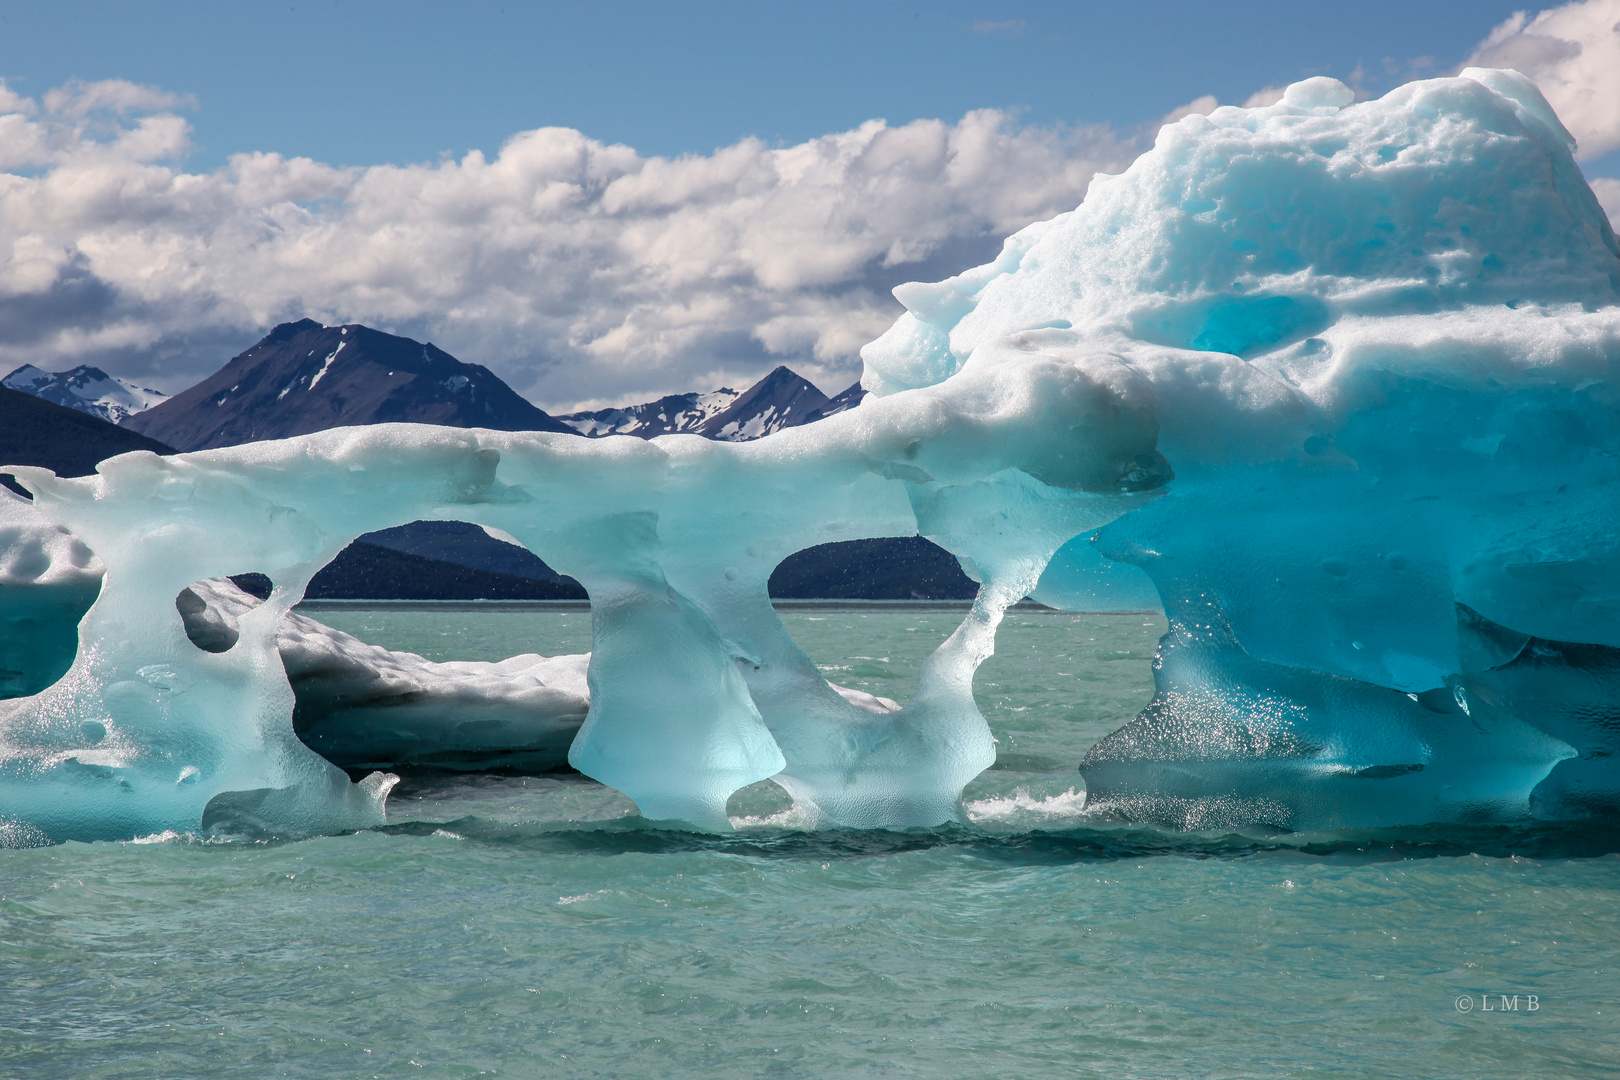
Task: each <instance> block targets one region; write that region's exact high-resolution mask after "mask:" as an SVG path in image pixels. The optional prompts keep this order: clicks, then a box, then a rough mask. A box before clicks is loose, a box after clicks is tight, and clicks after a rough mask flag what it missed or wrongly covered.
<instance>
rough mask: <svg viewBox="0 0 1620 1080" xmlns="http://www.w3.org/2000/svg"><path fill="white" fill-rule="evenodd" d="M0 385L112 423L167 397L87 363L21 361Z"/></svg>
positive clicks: (0, 381)
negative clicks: (52, 365) (53, 366)
mask: <svg viewBox="0 0 1620 1080" xmlns="http://www.w3.org/2000/svg"><path fill="white" fill-rule="evenodd" d="M0 386H5V387H7V388H9V389H12V390H21V391H22V392H23V393H25V394H32V395H34V396H35V397H37V398H43V399H45V400H46V401H49V402H52V403H53V404H56V405H65V406H67V407H68V408H70V409H77V410H79V411H80V412H83V413H89V414H90V415H91V416H99V417H101V418H102V419H103V420H107V421H109V422H111V423H114V424H116V423H119V422H121V421H122V420H124V419H125V418H126V417H129V416H133V415H135V414H136V413H138V412H144V411H145V410H147V409H150V408H151V407H152V406H153V405H156V404H157V403H158V402H160V401H163V400H165V399H166V398H167V397H168V395H167V394H164V393H163V392H162V391H159V390H152V389H149V388H147V387H144V386H136V385H135V384H133V383H127V382H125V381H124V380H123V379H115V378H113V377H112V376H111V375H108V374H107V373H106V372H105V371H102V370H101V369H100V368H96V367H91V366H90V365H88V364H80V365H79V366H78V367H76V368H70V369H69V370H67V371H57V372H52V371H43V370H41V369H40V368H37V367H35V366H34V365H33V364H24V365H23V366H22V367H20V368H18V369H17V370H15V371H13V372H12V373H11V374H10V375H7V376H6V377H5V378H4V379H0Z"/></svg>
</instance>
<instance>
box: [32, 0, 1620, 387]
mask: <svg viewBox="0 0 1620 1080" xmlns="http://www.w3.org/2000/svg"><path fill="white" fill-rule="evenodd" d="M1535 10H1536V9H1531V12H1530V15H1529V16H1527V17H1525V18H1518V19H1517V21H1513V20H1515V19H1516V17H1515V15H1514V11H1515V6H1514V5H1513V4H1512V3H1508V2H1496V0H1473V2H1466V3H1461V2H1459V3H1424V2H1420V0H1405V2H1389V0H1363V2H1359V3H1356V4H1353V5H1344V4H1323V3H1301V2H1298V0H1294V2H1288V3H1283V2H1272V0H1265V2H1251V3H1222V4H1209V3H1197V4H1194V3H1181V2H1165V3H1137V4H1118V3H1115V4H1096V3H1070V4H1050V3H1033V2H1032V3H1013V2H1009V3H972V2H955V0H947V2H937V3H928V4H920V3H885V2H881V0H876V2H873V0H869V2H867V3H842V2H837V3H814V4H794V5H790V4H783V3H763V2H761V3H706V4H695V3H694V4H674V3H631V2H612V0H606V2H597V3H593V4H589V5H585V4H577V3H574V4H523V3H516V2H513V0H504V2H503V0H493V2H481V0H473V2H461V3H455V4H450V3H427V2H422V0H393V2H386V3H385V2H380V0H283V2H278V3H257V2H251V0H239V2H231V3H219V2H212V3H197V2H179V0H175V2H161V0H158V2H148V3H139V4H135V3H109V2H87V0H56V2H53V3H40V2H37V0H36V2H29V3H22V2H17V0H0V180H4V183H0V250H9V251H10V253H11V256H10V258H9V259H8V260H0V374H3V373H4V372H5V371H8V370H10V369H11V368H12V367H15V366H18V365H20V364H22V363H33V364H37V365H38V366H40V367H43V368H46V369H48V370H63V369H65V368H68V367H72V366H74V365H75V364H78V363H92V364H97V365H99V366H101V367H103V368H104V369H106V370H107V371H109V372H110V373H112V374H114V375H116V376H119V377H122V378H126V379H129V380H131V381H134V382H138V383H140V384H141V385H145V386H152V387H155V388H157V389H160V390H164V391H167V392H171V393H172V392H175V391H178V390H181V389H184V388H185V387H186V386H189V385H191V384H192V383H194V382H195V381H197V380H198V379H200V378H202V377H204V376H206V375H207V374H209V373H211V372H212V371H214V370H215V369H217V368H218V367H219V366H220V365H221V364H222V363H224V362H225V360H227V359H228V358H229V357H231V356H232V355H235V354H236V353H238V352H241V351H242V350H244V349H246V348H247V347H249V346H250V345H252V344H253V342H254V341H256V340H257V339H258V338H259V337H261V336H262V335H263V334H264V333H265V332H266V331H267V330H268V329H269V328H270V327H271V326H273V325H275V324H276V323H277V322H281V321H286V320H291V319H296V318H302V317H313V318H316V319H319V320H321V321H323V322H327V323H338V322H364V323H367V324H368V325H372V326H376V327H378V328H380V329H384V330H388V331H390V332H394V333H400V334H406V335H409V336H411V337H415V338H418V339H419V340H432V341H434V342H435V343H436V344H438V345H439V346H441V347H442V348H445V349H447V350H449V351H450V352H452V353H454V354H455V355H457V356H459V357H460V358H462V359H464V360H468V361H472V362H477V363H482V364H485V365H486V366H489V367H490V368H492V369H493V370H495V371H496V373H497V374H499V375H500V376H501V377H502V378H504V379H506V380H507V381H508V382H510V383H511V384H512V386H513V387H514V388H515V389H516V390H518V391H519V392H520V393H523V394H526V395H527V396H529V397H530V398H531V399H532V400H534V401H535V402H536V403H537V404H539V405H541V407H543V408H547V409H551V410H554V411H555V410H559V409H571V408H578V407H586V406H597V405H603V404H613V403H628V402H631V401H637V400H650V399H652V398H654V397H657V396H659V395H662V394H665V393H671V392H681V391H686V390H709V389H712V388H714V387H716V386H719V385H732V386H742V385H746V384H747V383H749V382H751V381H752V380H753V379H755V378H758V377H759V376H760V375H762V374H764V373H765V372H766V371H768V370H770V368H772V367H774V366H776V365H777V364H779V363H786V364H789V365H791V366H792V367H794V368H795V370H798V371H800V372H801V373H802V374H804V375H806V376H808V377H810V378H811V379H812V380H813V381H815V382H816V383H817V384H818V385H820V386H821V387H822V389H824V390H827V391H828V392H836V391H838V390H841V389H842V388H844V387H845V386H847V385H849V383H850V382H852V381H853V380H854V379H855V378H856V377H857V376H858V375H859V372H860V359H859V348H860V346H861V345H862V344H863V343H864V342H867V341H870V340H871V339H872V338H874V337H876V336H877V335H878V334H879V333H881V332H882V331H883V329H884V328H885V327H886V326H888V325H889V324H890V323H891V322H892V321H893V320H894V318H895V317H896V316H897V315H898V313H899V312H900V310H901V309H900V307H899V305H898V304H897V303H896V302H895V300H894V299H893V297H892V296H891V295H890V292H889V290H890V289H891V288H892V287H893V286H894V285H896V284H898V283H900V282H904V281H910V280H938V279H940V278H943V277H946V276H949V275H951V274H953V273H956V272H958V271H960V270H962V269H964V268H966V267H968V266H972V265H975V264H976V263H979V262H982V261H984V260H986V259H987V258H989V257H990V256H991V255H992V254H993V253H994V252H995V251H996V250H997V249H998V248H999V244H1000V241H1001V238H1002V237H1004V236H1006V235H1008V234H1009V233H1011V232H1014V231H1016V230H1017V229H1019V228H1022V227H1023V226H1025V225H1027V224H1029V223H1030V222H1032V221H1037V220H1041V219H1044V218H1048V217H1051V216H1053V215H1054V214H1057V213H1060V212H1062V211H1064V210H1068V209H1072V208H1073V207H1074V206H1075V205H1077V204H1078V203H1079V202H1080V200H1081V199H1082V197H1083V196H1084V194H1085V190H1086V186H1087V184H1088V183H1089V182H1090V179H1091V177H1092V176H1093V175H1095V174H1097V173H1098V172H1105V173H1106V172H1118V171H1120V170H1122V169H1124V168H1125V167H1126V166H1128V165H1129V163H1130V162H1131V160H1132V159H1134V158H1135V157H1136V156H1137V155H1138V154H1140V153H1141V152H1142V151H1143V150H1144V149H1146V148H1147V147H1148V146H1149V145H1151V141H1152V137H1153V135H1154V133H1155V132H1156V130H1157V128H1158V126H1159V124H1161V123H1162V122H1164V121H1166V120H1167V119H1169V118H1174V117H1176V116H1179V115H1184V114H1185V113H1186V112H1188V111H1199V112H1208V111H1209V110H1210V109H1211V108H1213V107H1214V106H1215V105H1216V104H1217V103H1219V104H1237V105H1241V104H1245V103H1246V102H1250V101H1251V99H1253V101H1254V103H1257V104H1263V103H1265V102H1267V101H1269V100H1274V99H1275V96H1276V93H1277V92H1278V88H1280V87H1282V86H1284V85H1286V84H1288V83H1289V82H1292V81H1296V80H1298V79H1301V78H1305V77H1309V76H1313V75H1329V76H1333V77H1335V78H1339V79H1342V80H1344V81H1345V82H1346V83H1348V84H1350V85H1351V86H1352V87H1353V88H1354V89H1355V90H1356V91H1357V93H1358V94H1359V95H1360V96H1362V97H1369V96H1378V95H1381V94H1382V93H1384V92H1386V91H1388V90H1390V89H1392V88H1393V87H1395V86H1397V85H1399V84H1400V83H1402V82H1404V81H1407V80H1409V79H1412V78H1426V77H1436V76H1442V75H1446V74H1449V73H1450V72H1452V71H1454V70H1455V69H1456V68H1457V67H1458V66H1459V65H1460V64H1462V63H1463V62H1464V61H1465V60H1469V59H1470V58H1471V57H1472V58H1474V59H1476V60H1478V61H1479V62H1482V63H1487V64H1488V65H1494V66H1516V67H1520V68H1521V69H1524V70H1527V72H1529V73H1531V74H1532V76H1533V77H1535V78H1537V79H1538V80H1542V85H1543V87H1544V88H1547V87H1549V86H1553V85H1554V84H1555V83H1556V84H1558V85H1560V86H1562V87H1563V89H1562V90H1561V91H1559V92H1560V93H1562V94H1563V97H1561V98H1560V97H1557V96H1556V95H1555V94H1554V93H1553V92H1552V91H1551V90H1549V96H1550V97H1554V99H1555V100H1554V104H1555V105H1556V106H1557V107H1558V108H1559V110H1560V114H1561V115H1563V116H1564V118H1565V120H1566V123H1568V124H1569V125H1570V127H1571V129H1572V130H1574V131H1575V132H1576V134H1577V135H1578V136H1580V138H1581V139H1582V141H1583V145H1584V146H1586V147H1588V148H1589V149H1591V148H1596V150H1597V151H1602V152H1601V153H1594V154H1591V155H1588V160H1586V161H1584V162H1583V167H1584V168H1586V170H1587V173H1588V176H1590V177H1594V178H1600V179H1598V181H1597V183H1595V185H1594V187H1595V189H1596V190H1597V191H1598V195H1599V198H1600V200H1602V202H1603V204H1604V205H1605V207H1606V208H1607V209H1608V212H1609V213H1610V214H1611V215H1614V214H1617V213H1620V179H1601V178H1614V177H1620V30H1616V29H1615V27H1617V26H1620V0H1577V2H1575V3H1571V4H1567V5H1564V6H1562V7H1559V8H1556V9H1551V10H1549V12H1548V13H1547V14H1544V15H1542V16H1537V15H1536V14H1535ZM1267 91H1270V92H1271V96H1269V97H1268V96H1267ZM6 174H9V175H6ZM1605 185H1607V186H1605Z"/></svg>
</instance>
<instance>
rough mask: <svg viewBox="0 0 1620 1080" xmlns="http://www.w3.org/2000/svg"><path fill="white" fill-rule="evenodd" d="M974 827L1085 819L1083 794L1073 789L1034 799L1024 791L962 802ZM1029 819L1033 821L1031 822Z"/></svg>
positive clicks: (1084, 797) (1084, 795) (1026, 824)
mask: <svg viewBox="0 0 1620 1080" xmlns="http://www.w3.org/2000/svg"><path fill="white" fill-rule="evenodd" d="M962 808H963V809H964V810H966V811H967V816H968V820H969V821H971V822H973V823H974V824H975V825H981V826H982V825H986V824H996V825H1025V826H1028V825H1032V824H1034V822H1035V821H1055V820H1068V819H1072V818H1078V817H1083V816H1085V812H1086V793H1085V792H1084V791H1076V790H1074V789H1073V788H1070V789H1069V790H1067V791H1065V792H1063V793H1062V794H1060V795H1048V796H1046V797H1045V798H1043V799H1037V798H1036V797H1035V796H1033V795H1031V794H1029V793H1028V792H1027V791H1016V792H1014V793H1013V794H1011V795H999V796H996V797H994V798H989V799H979V800H977V801H974V802H970V803H964V804H963V807H962ZM1031 819H1033V821H1032V820H1031Z"/></svg>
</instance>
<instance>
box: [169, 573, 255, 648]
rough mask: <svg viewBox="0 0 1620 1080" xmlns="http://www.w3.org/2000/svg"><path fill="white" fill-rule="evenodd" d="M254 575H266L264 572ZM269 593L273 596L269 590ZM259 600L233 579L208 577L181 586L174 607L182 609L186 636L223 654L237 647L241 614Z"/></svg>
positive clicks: (240, 635)
mask: <svg viewBox="0 0 1620 1080" xmlns="http://www.w3.org/2000/svg"><path fill="white" fill-rule="evenodd" d="M246 576H247V575H244V577H246ZM252 577H253V578H263V577H264V575H262V574H255V575H252ZM251 580H252V579H251V578H250V581H251ZM264 580H265V582H268V581H269V580H270V579H269V578H264ZM265 595H266V596H268V595H269V591H268V590H266V593H265ZM259 599H260V598H259V597H255V596H252V595H250V594H248V593H246V592H244V591H243V590H242V589H240V588H238V587H237V586H236V585H235V584H233V582H232V580H231V579H229V578H205V579H204V580H202V581H193V582H192V583H191V584H190V585H187V586H186V587H185V588H183V589H181V590H180V594H179V595H178V596H176V597H175V598H174V606H175V610H177V611H179V612H180V622H181V623H182V624H183V625H184V626H185V628H186V637H188V638H190V639H191V643H192V644H193V645H195V646H197V648H199V649H201V650H202V651H203V652H209V653H223V652H229V651H230V650H231V649H232V648H233V647H235V645H236V643H237V641H239V640H240V639H241V637H242V631H241V629H240V627H238V625H237V622H236V620H237V617H238V616H240V615H242V614H243V613H244V612H247V611H249V610H251V609H252V608H254V607H256V606H258V603H259Z"/></svg>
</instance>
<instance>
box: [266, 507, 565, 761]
mask: <svg viewBox="0 0 1620 1080" xmlns="http://www.w3.org/2000/svg"><path fill="white" fill-rule="evenodd" d="M492 601H493V602H492ZM278 644H279V646H280V650H281V659H282V664H283V666H284V667H285V669H286V672H287V678H288V682H289V683H290V684H291V686H292V690H293V695H294V698H295V702H296V704H295V707H294V712H293V730H294V732H295V733H296V734H297V735H298V737H299V738H300V739H301V740H303V742H304V743H305V745H307V746H309V747H310V748H311V749H312V750H314V751H315V752H316V753H318V754H320V755H322V756H323V757H325V758H326V759H327V760H328V761H331V762H332V763H333V764H335V765H338V766H340V767H341V768H344V769H346V770H348V771H349V772H350V773H351V774H355V773H365V772H369V771H370V770H374V769H384V770H389V771H396V770H402V769H403V770H417V771H422V770H426V771H431V772H435V773H441V774H443V773H496V772H498V773H501V774H505V775H533V774H538V773H545V772H551V771H555V770H558V769H564V768H566V767H567V754H568V747H569V745H570V743H571V742H572V741H573V738H574V735H575V734H576V733H577V732H578V730H579V727H580V725H581V724H582V723H583V722H584V719H585V714H586V711H587V709H588V708H589V701H590V697H589V687H588V685H587V682H586V665H587V663H588V655H587V654H588V653H589V652H590V650H591V615H590V608H589V598H588V597H587V595H586V593H585V590H584V589H583V588H581V587H580V586H579V585H578V583H577V582H575V581H573V579H571V578H566V577H563V576H561V575H559V574H557V573H556V572H555V571H553V570H551V568H550V567H548V566H547V565H546V564H545V563H544V562H543V561H542V560H540V559H539V558H538V557H536V556H535V555H534V554H533V553H531V552H529V551H528V550H527V549H526V548H524V547H522V546H521V545H520V544H518V543H517V542H516V540H515V539H514V538H511V537H509V536H506V534H504V533H496V532H495V531H493V530H486V529H484V528H482V527H480V526H478V525H472V524H468V523H466V522H457V521H448V522H439V521H421V522H413V523H412V524H410V525H407V526H401V527H399V528H394V529H386V530H382V531H380V532H376V533H370V534H367V535H365V536H362V537H361V538H359V539H358V540H357V541H356V542H354V543H353V544H350V545H349V547H348V548H346V549H345V550H344V551H343V552H342V553H340V554H339V555H338V556H337V558H336V559H334V560H333V562H332V563H331V564H329V565H328V566H327V567H326V568H325V569H323V570H322V571H321V572H320V573H318V574H317V575H316V576H315V578H314V579H313V580H312V582H311V585H310V587H309V588H308V589H307V590H306V592H305V601H304V602H303V603H302V604H300V605H299V607H298V608H297V609H296V610H295V611H294V612H293V613H292V614H291V615H290V616H289V617H288V618H287V619H286V620H284V621H283V623H282V625H281V628H280V632H279V638H278Z"/></svg>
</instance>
